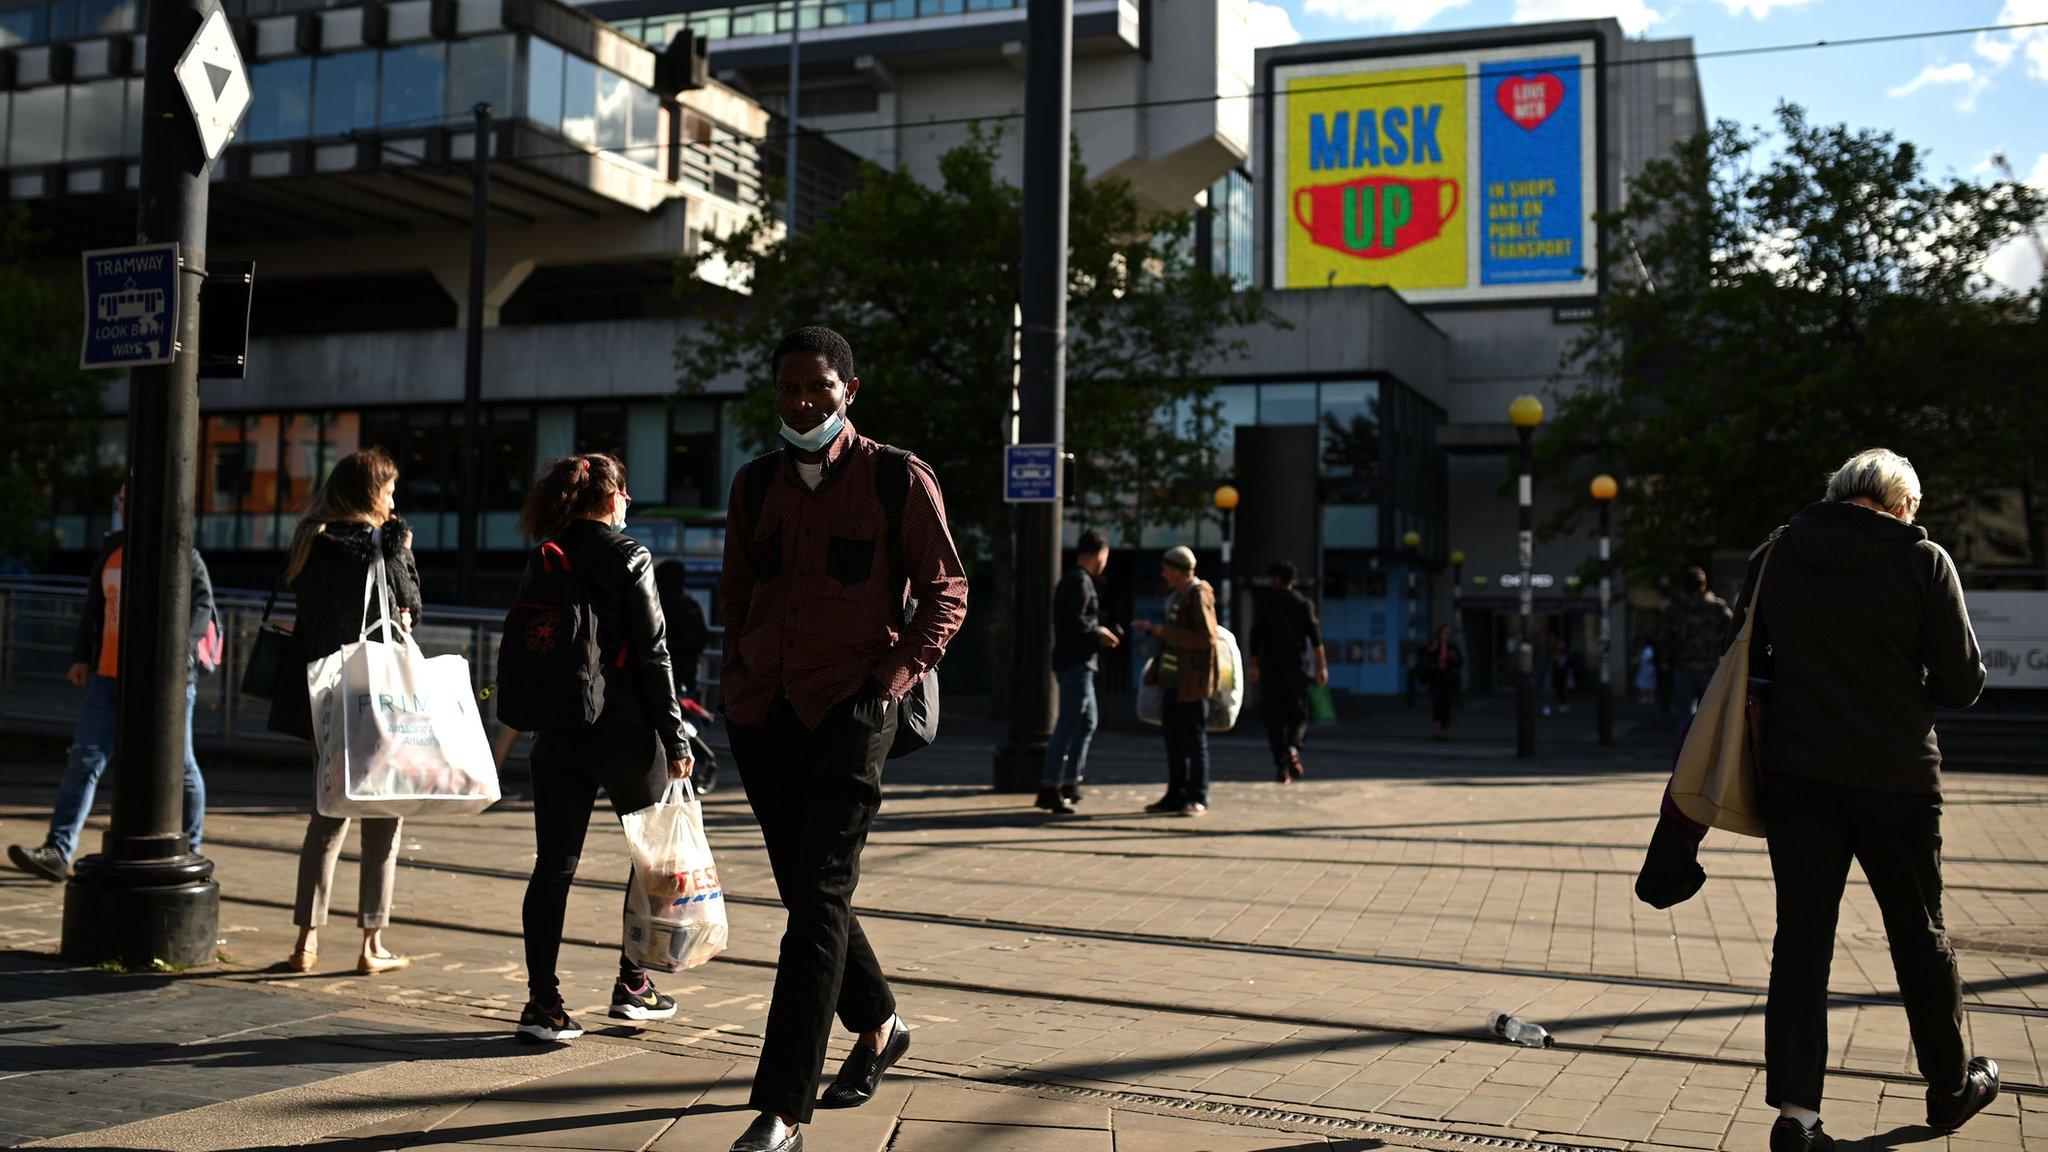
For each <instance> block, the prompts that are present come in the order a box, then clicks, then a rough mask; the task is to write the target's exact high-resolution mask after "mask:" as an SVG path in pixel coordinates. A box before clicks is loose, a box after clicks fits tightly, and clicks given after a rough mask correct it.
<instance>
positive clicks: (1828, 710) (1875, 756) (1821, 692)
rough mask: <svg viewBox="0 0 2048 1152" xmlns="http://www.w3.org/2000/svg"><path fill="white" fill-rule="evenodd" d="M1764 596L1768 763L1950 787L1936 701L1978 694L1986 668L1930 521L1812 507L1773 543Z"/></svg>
mask: <svg viewBox="0 0 2048 1152" xmlns="http://www.w3.org/2000/svg"><path fill="white" fill-rule="evenodd" d="M1759 563H1760V561H1754V560H1753V561H1751V563H1750V573H1749V580H1748V582H1747V584H1746V585H1745V591H1744V593H1743V607H1744V608H1745V609H1746V608H1747V607H1748V603H1749V599H1750V594H1749V592H1748V591H1747V589H1750V588H1755V587H1756V586H1757V583H1756V577H1757V569H1758V564H1759ZM1756 603H1757V606H1758V611H1759V615H1758V618H1757V626H1756V630H1755V632H1754V634H1753V635H1752V637H1751V660H1752V674H1753V675H1756V676H1760V677H1768V678H1769V679H1770V681H1771V684H1770V691H1769V695H1768V703H1767V705H1766V706H1765V709H1764V725H1763V728H1764V742H1763V743H1764V752H1763V760H1764V770H1765V771H1767V772H1782V773H1784V774H1786V775H1791V776H1806V777H1811V778H1813V779H1817V780H1826V781H1830V782H1832V783H1836V784H1845V785H1850V786H1854V787H1859V788H1872V789H1877V790H1881V791H1886V792H1935V793H1938V792H1940V791H1941V749H1940V746H1939V745H1938V744H1937V743H1936V742H1935V737H1934V710H1935V709H1936V708H1967V707H1969V706H1970V705H1971V704H1974V703H1976V700H1977V694H1978V693H1979V692H1981V691H1983V688H1984V663H1983V660H1982V659H1981V657H1980V655H1979V653H1978V650H1977V636H1976V633H1975V632H1973V631H1972V630H1971V628H1970V615H1969V612H1968V610H1967V609H1966V608H1965V607H1964V605H1963V589H1962V583H1961V581H1959V580H1958V579H1957V577H1956V567H1955V564H1954V562H1953V561H1951V560H1950V559H1949V556H1948V553H1947V552H1945V551H1943V550H1942V548H1941V546H1940V545H1939V544H1936V543H1934V542H1933V541H1932V540H1929V539H1928V538H1927V530H1926V529H1924V528H1920V527H1917V526H1915V525H1911V524H1907V523H1904V522H1903V521H1900V520H1897V519H1895V518H1893V517H1891V516H1887V515H1885V514H1884V513H1882V512H1878V511H1875V510H1873V509H1870V508H1866V507H1863V506H1862V505H1860V504H1849V503H1842V502H1837V501H1823V502H1821V503H1819V504H1814V505H1811V506H1809V507H1808V508H1806V509H1805V510H1804V511H1802V512H1800V513H1799V515H1797V516H1794V517H1793V518H1792V523H1791V524H1790V525H1789V526H1788V527H1787V528H1786V529H1785V532H1784V535H1783V536H1781V537H1780V538H1779V540H1778V542H1777V544H1776V545H1775V546H1773V548H1772V549H1771V555H1770V567H1769V570H1768V572H1767V573H1766V574H1765V575H1764V577H1763V587H1762V591H1761V593H1760V594H1759V595H1758V596H1757V597H1756Z"/></svg>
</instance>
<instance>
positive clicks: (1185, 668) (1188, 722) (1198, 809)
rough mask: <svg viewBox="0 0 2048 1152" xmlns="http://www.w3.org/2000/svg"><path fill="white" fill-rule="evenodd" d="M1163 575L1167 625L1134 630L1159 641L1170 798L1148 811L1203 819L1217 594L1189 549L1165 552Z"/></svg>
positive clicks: (1140, 625) (1142, 624)
mask: <svg viewBox="0 0 2048 1152" xmlns="http://www.w3.org/2000/svg"><path fill="white" fill-rule="evenodd" d="M1160 575H1161V576H1162V577H1164V578H1165V580H1166V587H1167V589H1168V590H1169V592H1170V595H1169V596H1168V598H1167V601H1166V622H1165V623H1163V624H1154V623H1153V622H1152V621H1150V620H1139V621H1136V622H1135V623H1133V624H1132V625H1131V627H1132V628H1134V629H1136V630H1137V631H1139V632H1143V633H1145V634H1147V635H1150V636H1155V637H1157V638H1158V639H1159V642H1160V651H1159V659H1158V660H1157V661H1156V662H1155V663H1154V665H1153V669H1152V677H1153V678H1154V680H1155V681H1156V682H1157V683H1158V685H1159V688H1160V696H1161V699H1162V703H1161V706H1160V713H1161V715H1160V719H1161V722H1162V723H1161V727H1162V728H1163V729H1164V730H1165V732H1166V795H1164V796H1162V797H1160V798H1159V800H1158V802H1157V803H1153V804H1147V805H1146V806H1145V811H1147V812H1153V813H1170V814H1172V815H1176V816H1200V815H1203V814H1204V813H1206V812H1208V811H1209V729H1208V705H1209V697H1210V696H1211V695H1212V694H1214V692H1215V691H1216V684H1217V676H1218V674H1219V669H1218V665H1219V661H1218V660H1217V659H1216V639H1217V635H1216V593H1215V591H1214V590H1212V589H1211V588H1210V587H1209V585H1207V584H1206V583H1204V582H1202V581H1201V580H1198V579H1196V578H1195V554H1194V552H1192V551H1190V550H1189V549H1188V548H1187V547H1185V546H1177V547H1173V548H1169V549H1167V550H1166V555H1165V556H1163V557H1161V559H1160Z"/></svg>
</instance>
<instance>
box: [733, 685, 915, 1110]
mask: <svg viewBox="0 0 2048 1152" xmlns="http://www.w3.org/2000/svg"><path fill="white" fill-rule="evenodd" d="M897 712H898V706H896V705H893V704H892V705H891V706H890V707H889V709H888V713H887V717H886V719H885V720H884V721H883V722H882V724H881V727H880V728H879V729H877V728H875V727H873V726H871V725H869V724H867V723H864V722H863V721H862V720H860V719H859V718H857V717H856V715H855V710H854V707H853V705H852V704H851V703H845V704H840V705H839V706H838V707H836V708H834V709H832V710H831V711H830V712H828V713H826V715H825V719H824V721H823V722H822V723H820V724H819V725H818V728H817V730H816V731H812V730H811V729H808V728H805V727H804V725H803V721H801V720H799V719H797V715H796V712H795V710H794V709H792V708H791V707H790V706H789V702H788V701H787V700H785V699H783V698H781V697H777V698H776V700H775V703H774V704H772V705H771V706H770V707H769V709H768V718H767V720H766V722H765V723H763V724H762V725H761V727H759V728H746V727H741V726H739V725H732V726H731V727H730V728H729V730H728V736H729V738H730V740H731V742H732V755H733V762H734V763H735V764H737V765H738V766H739V770H740V783H741V784H742V785H743V786H744V787H745V788H746V791H747V803H748V804H750V805H752V806H753V809H754V818H755V819H756V820H757V821H759V822H760V825H761V839H762V840H763V841H764V842H766V844H767V847H768V863H769V866H770V867H771V868H773V869H774V872H775V890H776V892H777V893H779V894H780V895H781V897H782V906H783V908H784V910H785V911H787V912H788V914H789V919H788V924H787V926H786V927H785V928H784V929H783V933H782V950H781V954H780V957H779V959H778V960H777V962H776V965H775V998H774V1000H773V1002H772V1003H770V1004H769V1007H768V1031H767V1036H766V1038H765V1039H764V1041H763V1043H762V1045H761V1062H760V1064H759V1066H758V1067H756V1069H755V1071H754V1090H753V1093H752V1095H751V1096H749V1097H748V1102H749V1104H750V1105H751V1106H752V1107H753V1108H755V1109H757V1110H759V1111H763V1112H780V1113H783V1114H785V1115H788V1116H794V1117H796V1119H797V1121H798V1122H799V1123H803V1122H807V1121H809V1120H810V1118H811V1106H812V1105H813V1104H814V1103H815V1102H816V1101H817V1097H818V1078H819V1075H820V1074H821V1073H822V1071H823V1070H824V1067H825V1041H826V1038H827V1037H828V1036H829V1035H830V1034H831V1029H832V1017H833V1016H834V1015H835V1014H836V1015H837V1016H838V1017H839V1022H840V1023H842V1024H844V1025H845V1026H846V1027H847V1029H848V1030H849V1031H852V1032H857V1033H858V1032H871V1031H873V1030H874V1029H876V1028H879V1027H881V1026H882V1025H883V1024H885V1023H887V1022H888V1020H889V1018H890V1017H891V1016H893V1015H895V1013H896V997H895V995H894V994H893V993H891V992H890V991H889V981H888V978H887V977H885V976H883V974H882V963H881V961H880V960H877V959H876V958H875V950H874V949H873V948H872V947H870V946H869V944H868V939H867V936H866V934H864V933H863V932H862V931H861V927H860V921H859V920H857V919H855V918H854V915H853V890H854V886H855V885H856V884H858V883H859V882H860V853H861V849H862V848H863V847H864V846H865V845H866V844H867V839H868V827H869V825H871V824H872V823H873V822H874V819H875V811H876V809H877V808H879V807H880V806H881V802H882V762H883V761H884V760H886V759H887V758H888V755H889V744H890V742H891V741H892V740H894V739H895V736H896V722H897Z"/></svg>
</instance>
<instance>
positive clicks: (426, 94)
mask: <svg viewBox="0 0 2048 1152" xmlns="http://www.w3.org/2000/svg"><path fill="white" fill-rule="evenodd" d="M383 55H384V75H383V79H382V82H381V83H380V84H379V85H378V97H379V99H378V102H377V122H378V123H379V124H383V125H386V126H388V127H394V128H403V127H410V126H416V125H424V124H430V123H432V122H434V121H437V120H440V119H441V118H442V113H441V94H442V92H443V90H444V89H445V88H446V87H447V83H448V81H447V75H448V66H447V57H446V54H445V52H444V50H443V48H442V45H441V43H440V42H439V41H432V42H429V43H426V44H408V45H406V46H405V47H403V48H386V49H385V50H384V53H383Z"/></svg>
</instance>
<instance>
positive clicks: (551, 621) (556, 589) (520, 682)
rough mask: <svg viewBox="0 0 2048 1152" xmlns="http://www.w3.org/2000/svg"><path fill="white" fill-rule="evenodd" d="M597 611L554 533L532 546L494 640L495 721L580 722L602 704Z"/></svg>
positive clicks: (528, 724) (539, 725) (523, 726)
mask: <svg viewBox="0 0 2048 1152" xmlns="http://www.w3.org/2000/svg"><path fill="white" fill-rule="evenodd" d="M602 664H603V659H602V658H601V657H600V656H599V654H598V648H597V612H596V610H595V609H594V608H592V607H591V604H590V595H589V592H588V590H587V589H586V588H585V587H584V583H583V573H581V572H579V571H577V570H575V569H574V568H573V567H572V566H571V565H570V563H569V555H568V553H566V552H564V551H562V546H561V545H560V544H557V543H555V542H554V541H552V540H549V541H546V542H544V543H542V544H541V546H540V547H538V548H535V549H534V550H533V555H532V557H531V558H530V559H529V560H528V562H527V579H526V582H525V583H524V584H522V585H521V586H520V589H519V602H518V603H516V604H514V605H512V610H511V611H510V612H507V613H505V633H504V636H503V638H502V639H500V640H499V642H498V692H497V698H498V722H499V723H501V724H504V725H505V726H506V727H508V728H514V729H517V730H518V731H521V732H544V731H549V730H552V729H559V728H584V727H588V726H589V725H591V724H594V723H596V722H597V717H598V713H600V712H603V711H604V669H603V668H602V667H601V665H602Z"/></svg>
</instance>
